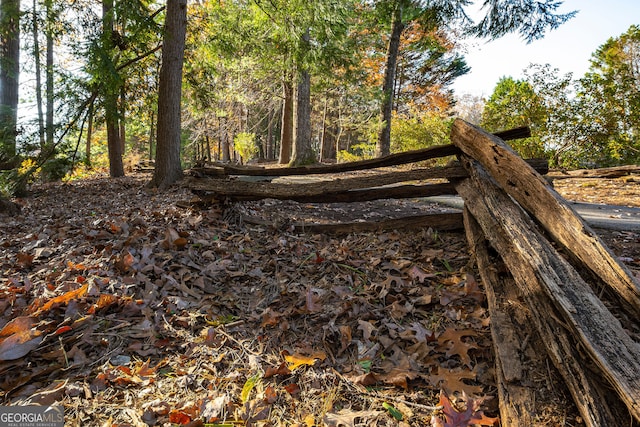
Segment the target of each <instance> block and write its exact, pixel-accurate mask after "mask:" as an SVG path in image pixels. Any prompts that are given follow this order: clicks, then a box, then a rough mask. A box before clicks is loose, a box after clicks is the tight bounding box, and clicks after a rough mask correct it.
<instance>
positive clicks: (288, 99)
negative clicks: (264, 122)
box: [278, 76, 293, 165]
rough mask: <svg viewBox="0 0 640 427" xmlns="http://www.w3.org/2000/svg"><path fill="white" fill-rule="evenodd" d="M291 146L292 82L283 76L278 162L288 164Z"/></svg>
mask: <svg viewBox="0 0 640 427" xmlns="http://www.w3.org/2000/svg"><path fill="white" fill-rule="evenodd" d="M292 148H293V84H292V83H291V80H290V79H289V78H288V77H286V76H285V79H284V80H283V82H282V126H281V128H280V156H279V159H278V163H280V164H281V165H286V164H289V161H291V149H292Z"/></svg>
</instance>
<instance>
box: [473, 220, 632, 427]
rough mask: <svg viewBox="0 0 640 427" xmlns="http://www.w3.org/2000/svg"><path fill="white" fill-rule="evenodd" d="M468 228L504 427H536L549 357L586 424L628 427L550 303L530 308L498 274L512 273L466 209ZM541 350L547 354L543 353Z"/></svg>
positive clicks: (510, 279)
mask: <svg viewBox="0 0 640 427" xmlns="http://www.w3.org/2000/svg"><path fill="white" fill-rule="evenodd" d="M484 214H489V213H488V212H487V211H484V210H483V213H482V214H481V216H482V215H484ZM485 219H486V218H483V221H484V220H485ZM464 228H465V230H466V233H467V241H468V242H469V247H470V250H471V254H472V255H474V256H475V259H476V263H477V265H478V270H479V271H480V275H481V277H482V282H483V283H484V288H485V291H486V294H487V303H488V306H489V314H490V316H491V335H492V338H493V345H494V351H495V360H496V383H497V387H498V397H499V400H500V422H501V425H503V426H505V427H509V426H511V427H520V426H530V425H535V419H536V416H537V415H538V411H539V409H537V408H536V406H537V405H536V395H537V394H538V393H540V392H541V390H540V389H539V387H538V384H536V383H537V382H539V377H540V372H547V371H548V366H546V359H547V356H548V357H550V358H551V359H552V360H554V361H556V366H559V369H558V371H559V373H561V374H562V377H563V378H568V379H569V380H568V381H567V382H566V383H567V386H568V388H569V389H570V390H573V394H577V395H578V400H576V402H575V403H576V406H577V407H579V409H580V412H581V414H582V415H583V416H584V419H585V420H586V424H587V425H589V426H615V425H617V424H618V422H619V423H620V424H624V425H629V424H630V417H629V415H628V413H627V410H626V408H625V407H624V405H622V404H621V402H620V401H618V400H615V398H612V395H611V393H609V392H608V389H607V388H605V387H604V386H603V385H602V383H601V382H600V381H599V379H597V378H595V377H594V376H593V375H592V374H591V372H590V371H588V370H585V366H587V365H586V363H585V362H584V360H583V359H582V356H581V353H580V352H576V351H575V350H574V349H572V347H571V344H573V341H574V340H573V338H572V335H571V334H570V333H569V331H567V330H566V329H565V328H564V327H563V325H561V324H559V322H558V321H556V319H557V317H558V316H557V314H556V312H555V310H554V308H553V307H552V304H551V303H550V301H548V300H547V299H545V298H544V296H543V295H541V296H540V299H537V298H534V299H532V300H530V301H531V304H530V305H528V304H527V301H525V300H524V299H523V298H522V296H521V295H520V292H519V290H518V286H517V284H516V282H515V280H514V278H513V276H512V275H511V274H509V273H499V271H507V270H508V268H506V267H505V268H504V269H501V265H502V264H503V263H504V262H503V261H502V258H500V255H497V256H496V257H491V256H490V255H489V242H488V241H487V240H486V238H485V234H484V232H483V230H482V228H481V227H480V225H479V224H478V222H477V221H476V218H475V217H474V216H473V215H472V214H471V212H470V211H469V209H468V208H465V212H464ZM533 310H535V311H533ZM542 310H544V311H542ZM540 348H544V349H545V350H546V352H543V353H542V354H540V351H539V349H540ZM530 352H534V353H535V355H531V354H530ZM525 361H526V363H525ZM550 375H553V373H551V374H550ZM536 377H537V378H536Z"/></svg>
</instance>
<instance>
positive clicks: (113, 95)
mask: <svg viewBox="0 0 640 427" xmlns="http://www.w3.org/2000/svg"><path fill="white" fill-rule="evenodd" d="M102 32H103V34H102V47H103V49H104V51H105V53H107V52H111V51H112V50H113V40H112V34H113V0H103V2H102ZM114 80H115V79H114ZM114 86H115V84H114V82H112V84H108V85H105V87H104V108H105V122H106V126H107V150H108V152H109V175H110V176H111V177H112V178H116V177H120V176H124V165H123V164H122V143H121V142H120V129H119V124H118V93H119V90H118V88H117V87H114Z"/></svg>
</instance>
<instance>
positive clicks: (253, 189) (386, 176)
mask: <svg viewBox="0 0 640 427" xmlns="http://www.w3.org/2000/svg"><path fill="white" fill-rule="evenodd" d="M528 162H529V164H530V165H531V166H532V167H534V168H535V169H536V170H539V171H541V172H543V173H544V171H546V170H547V169H548V163H547V161H546V160H540V159H533V160H530V161H528ZM467 176H468V173H467V172H466V171H465V170H464V168H463V167H461V166H447V167H435V168H420V169H413V170H408V171H397V172H390V173H381V174H372V175H368V176H357V177H348V178H342V179H340V178H335V179H332V180H319V181H316V182H305V183H296V182H292V183H280V182H279V183H271V182H268V181H267V182H262V181H257V182H256V181H250V180H220V179H206V178H191V179H189V180H188V181H187V183H186V185H187V186H188V187H189V188H191V189H192V190H193V191H194V192H195V193H196V194H198V195H199V196H200V197H201V198H202V199H203V200H212V199H224V198H226V199H229V200H232V201H248V200H259V199H265V198H272V199H279V200H295V201H298V202H304V203H314V202H316V203H332V202H360V201H369V200H377V199H392V198H396V199H397V198H411V197H427V196H438V195H443V194H455V188H454V186H453V185H451V184H423V185H405V186H395V187H384V186H387V185H391V184H397V183H401V182H407V181H423V180H429V179H436V178H442V179H449V180H451V181H455V180H458V179H461V178H464V177H467ZM381 187H382V188H381Z"/></svg>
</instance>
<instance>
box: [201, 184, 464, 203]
mask: <svg viewBox="0 0 640 427" xmlns="http://www.w3.org/2000/svg"><path fill="white" fill-rule="evenodd" d="M335 184H336V183H334V182H331V181H326V182H318V183H314V184H297V185H293V184H275V183H263V182H245V181H220V180H208V181H207V182H206V183H205V182H196V183H192V184H190V186H191V189H192V191H193V192H194V193H195V194H196V195H198V197H200V198H201V199H202V200H204V201H207V200H228V201H250V200H260V199H277V200H295V201H296V202H301V203H340V202H342V203H350V202H364V201H370V200H378V199H403V198H411V197H428V196H439V195H443V194H453V193H455V187H454V185H453V184H450V183H443V184H425V185H403V186H393V187H381V188H367V189H359V190H342V191H332V190H331V188H332V187H333V186H334V185H335Z"/></svg>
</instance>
